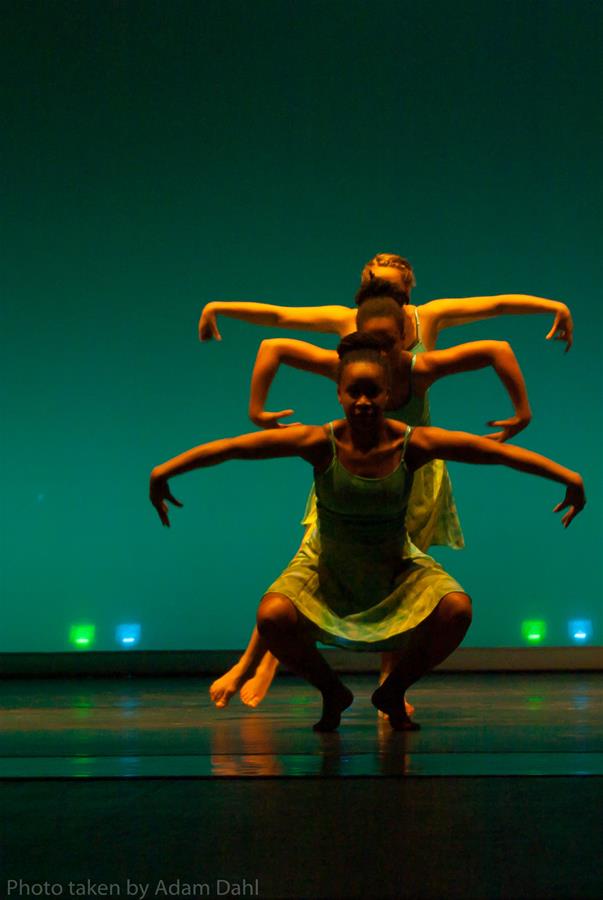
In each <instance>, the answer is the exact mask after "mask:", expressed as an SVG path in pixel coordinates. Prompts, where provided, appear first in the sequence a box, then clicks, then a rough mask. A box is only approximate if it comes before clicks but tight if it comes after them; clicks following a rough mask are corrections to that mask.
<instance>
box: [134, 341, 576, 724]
mask: <svg viewBox="0 0 603 900" xmlns="http://www.w3.org/2000/svg"><path fill="white" fill-rule="evenodd" d="M338 398H339V401H340V403H341V405H342V408H343V411H344V414H345V419H343V420H338V421H336V422H334V423H330V424H328V425H325V426H303V425H301V426H294V427H291V428H286V429H272V430H270V431H264V432H256V433H254V434H246V435H241V436H239V437H235V438H226V439H223V440H218V441H213V442H211V443H208V444H203V445H201V446H200V447H196V448H194V449H192V450H189V451H188V452H186V453H183V454H181V455H180V456H177V457H175V458H174V459H172V460H170V461H168V462H166V463H164V464H163V465H161V466H158V467H156V468H155V469H154V470H153V472H152V473H151V480H150V499H151V502H152V503H153V505H154V506H155V508H156V510H157V512H158V515H159V517H160V519H161V521H162V523H163V524H164V525H169V518H168V506H167V501H169V502H171V503H173V504H175V505H176V506H181V505H182V504H181V503H180V501H178V500H176V498H175V497H174V496H173V495H172V493H171V490H170V487H169V484H168V480H169V479H170V478H172V477H174V476H176V475H179V474H182V473H184V472H188V471H190V470H192V469H196V468H201V467H206V466H211V465H216V464H218V463H220V462H225V461H226V460H229V459H267V458H277V457H283V456H300V457H301V458H302V459H304V460H305V461H306V462H308V463H309V464H310V465H312V466H313V467H314V475H315V485H316V495H317V506H318V528H315V529H313V530H312V532H311V535H310V537H309V539H308V540H307V541H306V542H304V544H302V546H301V548H300V550H299V551H298V553H297V554H296V556H295V557H294V559H293V560H292V561H291V563H290V564H289V566H288V567H287V568H286V569H285V571H284V572H283V573H282V575H281V576H280V577H279V578H278V579H277V580H276V581H275V582H274V583H273V584H272V586H271V587H270V588H269V590H268V592H267V593H266V594H265V596H264V597H263V599H262V601H261V603H260V607H259V610H258V630H259V633H260V636H261V640H262V641H264V642H265V645H266V646H267V648H268V649H269V650H270V651H271V652H272V653H273V655H274V656H276V657H277V659H279V660H280V661H281V662H284V663H285V664H286V665H287V666H289V667H290V668H291V669H292V670H293V671H294V672H296V673H297V674H298V675H301V676H302V677H304V678H305V679H306V680H307V681H309V682H310V684H312V685H314V686H315V687H316V688H317V689H318V690H319V691H320V693H321V695H322V699H323V713H322V716H321V718H320V720H319V721H318V722H317V723H316V725H315V726H314V728H315V730H317V731H332V730H334V729H336V728H337V727H338V725H339V721H340V717H341V713H342V712H343V710H345V709H346V708H347V707H348V706H349V705H350V704H351V702H352V699H353V697H352V694H351V692H350V691H349V690H348V689H347V688H346V687H345V685H343V684H342V682H341V681H340V679H339V678H338V676H337V675H336V674H335V672H333V670H332V669H331V668H330V666H329V665H328V663H327V662H326V660H325V659H324V657H323V656H322V655H321V654H320V653H319V652H318V650H317V649H316V640H321V641H323V642H326V643H330V644H335V645H339V646H344V647H348V648H351V649H359V650H361V649H368V650H372V649H393V648H401V649H403V650H404V653H403V656H402V658H401V660H400V662H399V663H398V664H397V665H396V666H395V668H394V670H393V671H392V672H391V673H390V674H389V675H388V677H387V679H386V680H385V682H384V683H383V684H382V685H381V687H379V688H378V689H377V690H376V691H375V692H374V694H373V697H372V701H373V704H374V705H375V706H376V708H377V709H379V710H381V711H382V712H383V713H385V714H386V715H387V716H388V718H389V721H390V724H391V726H392V727H393V728H394V729H395V730H410V729H412V728H416V727H417V726H416V725H415V724H414V723H412V722H411V720H410V718H409V717H408V715H407V713H406V710H405V705H404V694H405V692H406V690H407V689H408V687H409V686H410V685H411V684H414V683H415V682H416V681H417V680H418V679H419V678H421V677H422V676H423V675H424V674H425V673H426V672H428V671H430V670H431V669H432V668H433V667H434V666H436V665H437V664H438V663H440V662H441V661H442V660H444V659H446V657H447V656H449V655H450V653H451V652H452V651H453V650H454V649H455V648H456V647H457V646H458V645H459V644H460V642H461V641H462V639H463V636H464V634H465V632H466V630H467V628H468V627H469V623H470V620H471V601H470V598H469V597H468V596H467V594H465V593H464V592H463V590H462V588H461V587H460V585H459V584H458V583H457V582H455V581H454V579H452V578H451V577H450V576H449V575H447V574H446V573H445V572H444V570H443V569H442V568H441V566H439V565H438V563H436V562H435V560H433V559H432V558H431V557H429V556H427V555H426V554H424V553H422V552H421V551H419V550H418V549H417V548H415V547H413V546H412V545H411V544H410V542H408V540H405V526H404V521H405V515H406V506H407V502H408V496H409V492H410V483H411V473H412V472H413V471H414V470H416V469H418V468H420V467H421V466H422V465H424V464H425V463H426V462H427V461H428V460H430V459H433V458H445V459H449V460H455V461H458V462H473V463H478V464H500V465H506V466H509V467H511V468H514V469H518V470H520V471H524V472H529V473H532V474H534V475H539V476H541V477H543V478H548V479H551V480H553V481H557V482H560V483H562V484H565V485H566V494H565V497H564V499H563V500H562V501H561V502H560V503H559V504H557V506H556V507H555V511H559V510H562V509H565V508H568V509H567V512H566V513H565V514H564V516H563V518H562V522H563V525H564V526H565V527H567V526H568V525H569V524H570V522H571V521H572V519H573V518H574V516H575V515H577V513H578V512H579V511H580V510H581V509H582V508H583V506H584V503H585V498H584V486H583V484H582V479H581V477H580V475H578V474H577V473H575V472H572V471H570V470H569V469H566V468H564V467H563V466H560V465H558V464H557V463H555V462H553V461H552V460H549V459H547V458H546V457H544V456H540V455H539V454H537V453H533V452H531V451H529V450H524V449H522V448H519V447H511V446H507V445H504V444H500V443H498V442H496V441H491V440H488V439H487V438H482V437H478V436H476V435H471V434H466V433H463V432H451V431H445V430H443V429H439V428H431V427H417V428H415V429H412V428H411V427H410V426H408V425H406V424H404V423H402V422H396V421H393V420H389V419H386V418H385V416H384V413H385V410H386V407H387V404H388V401H389V376H388V369H387V360H386V359H385V358H384V356H383V355H381V354H379V353H377V352H376V351H374V350H356V351H354V352H349V353H347V354H346V355H344V357H343V359H342V363H341V367H340V371H339V378H338Z"/></svg>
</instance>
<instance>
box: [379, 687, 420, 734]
mask: <svg viewBox="0 0 603 900" xmlns="http://www.w3.org/2000/svg"><path fill="white" fill-rule="evenodd" d="M371 702H372V704H373V706H376V707H377V709H379V710H381V712H382V713H383V714H384V715H386V716H387V717H388V719H389V724H390V725H391V727H392V728H393V729H394V731H418V730H419V728H420V727H421V726H420V725H419V724H418V722H413V721H412V719H411V718H410V716H409V715H408V713H407V710H406V705H405V701H404V702H403V701H401V700H400V698H399V697H396V695H395V694H393V693H392V692H391V691H388V690H387V689H384V688H383V687H379V688H377V690H376V691H375V692H374V694H373V696H372V697H371Z"/></svg>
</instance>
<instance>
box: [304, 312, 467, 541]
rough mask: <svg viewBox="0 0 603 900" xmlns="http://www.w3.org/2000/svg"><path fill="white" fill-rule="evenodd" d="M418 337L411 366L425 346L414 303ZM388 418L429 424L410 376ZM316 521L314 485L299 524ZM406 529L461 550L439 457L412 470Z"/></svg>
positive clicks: (412, 534)
mask: <svg viewBox="0 0 603 900" xmlns="http://www.w3.org/2000/svg"><path fill="white" fill-rule="evenodd" d="M415 322H416V326H417V340H416V341H415V343H414V344H413V346H412V347H410V348H409V349H410V350H411V351H413V353H414V355H413V359H412V363H411V379H412V369H413V368H414V362H415V357H416V354H417V353H424V352H425V346H424V344H423V342H422V340H421V328H420V324H419V313H418V311H417V309H416V307H415ZM386 412H387V418H388V419H396V420H397V421H398V422H407V423H408V424H409V425H413V426H414V425H431V418H430V413H429V398H428V396H427V394H424V395H423V396H422V397H421V396H418V395H416V394H413V385H412V380H411V384H410V395H409V399H408V401H407V402H406V403H405V404H404V405H403V406H400V407H398V409H388V410H387V411H386ZM315 524H316V494H315V491H314V485H313V486H312V488H311V490H310V494H309V495H308V500H307V502H306V509H305V512H304V517H303V519H302V525H304V526H305V527H306V529H309V527H310V526H311V525H315ZM406 529H407V531H408V534H409V536H410V539H411V541H412V542H413V544H414V545H415V546H416V547H418V548H419V549H420V550H428V549H429V547H431V546H432V545H436V544H438V545H441V546H445V547H452V548H453V549H454V550H460V549H462V548H463V547H464V546H465V540H464V538H463V532H462V529H461V523H460V521H459V517H458V513H457V509H456V504H455V502H454V497H453V496H452V484H451V482H450V476H449V474H448V469H447V467H446V463H445V462H444V460H442V459H434V460H431V462H429V463H427V464H426V465H424V466H422V467H421V468H420V469H418V470H417V471H416V472H415V474H414V479H413V485H412V489H411V492H410V498H409V501H408V512H407V514H406Z"/></svg>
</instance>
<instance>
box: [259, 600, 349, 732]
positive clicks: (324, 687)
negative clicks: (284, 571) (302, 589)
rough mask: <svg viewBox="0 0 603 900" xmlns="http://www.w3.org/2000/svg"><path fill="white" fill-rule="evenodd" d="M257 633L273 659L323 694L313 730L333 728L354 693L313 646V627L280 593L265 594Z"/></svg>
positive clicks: (260, 609)
mask: <svg viewBox="0 0 603 900" xmlns="http://www.w3.org/2000/svg"><path fill="white" fill-rule="evenodd" d="M257 622H258V632H259V634H260V637H261V638H262V639H263V640H265V641H266V644H267V646H268V649H269V650H270V652H271V653H273V654H274V656H276V658H277V659H278V660H279V661H280V662H282V663H284V664H285V665H286V666H287V667H288V668H290V669H292V670H293V671H294V672H295V673H296V674H297V675H301V677H302V678H305V679H306V681H309V682H310V684H312V685H314V687H315V688H317V689H318V690H319V691H320V693H321V694H322V700H323V712H322V716H321V718H320V720H319V721H318V722H317V723H316V724H315V725H314V730H315V731H335V729H336V728H337V727H338V725H339V722H340V719H341V713H342V712H343V711H344V709H347V707H348V706H350V704H351V703H352V700H353V699H354V698H353V695H352V692H351V691H349V690H348V689H347V688H346V687H345V685H344V684H343V683H342V682H341V681H340V680H339V678H338V677H337V675H336V674H335V672H334V671H333V670H332V669H331V667H330V666H329V664H328V663H327V661H326V660H325V658H324V657H323V656H321V654H320V653H319V652H318V650H317V649H316V641H315V639H314V633H315V628H314V626H313V625H312V623H310V622H308V620H307V619H305V618H304V617H303V616H302V615H301V614H300V613H299V612H298V611H297V609H296V608H295V606H294V605H293V603H292V602H291V601H290V600H289V598H288V597H285V596H284V595H283V594H266V595H265V596H264V597H263V598H262V602H261V603H260V606H259V609H258V619H257Z"/></svg>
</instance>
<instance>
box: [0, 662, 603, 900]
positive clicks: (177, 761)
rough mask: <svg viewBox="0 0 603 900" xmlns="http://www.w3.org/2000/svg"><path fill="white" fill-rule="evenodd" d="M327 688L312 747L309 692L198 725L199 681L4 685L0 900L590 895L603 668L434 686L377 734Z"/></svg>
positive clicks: (288, 681) (596, 857) (279, 688)
mask: <svg viewBox="0 0 603 900" xmlns="http://www.w3.org/2000/svg"><path fill="white" fill-rule="evenodd" d="M344 680H346V682H347V683H349V684H350V686H351V687H352V689H353V690H354V691H355V693H356V701H355V703H354V705H353V707H352V708H351V709H350V711H349V712H348V713H346V714H345V716H344V718H343V722H342V725H341V728H340V730H339V732H338V733H336V734H331V735H322V736H321V735H316V734H314V733H313V732H312V730H311V725H312V723H313V722H314V721H315V720H316V719H317V718H318V716H319V712H320V710H319V703H318V697H317V695H316V693H315V692H314V691H312V690H311V689H309V688H308V687H307V686H306V685H304V684H303V683H302V682H300V681H297V680H296V679H293V678H282V679H280V680H278V681H277V683H276V684H275V685H274V687H273V690H272V691H271V693H270V695H269V697H268V699H267V700H266V702H265V703H264V704H262V706H260V707H259V708H258V709H255V710H250V709H248V708H247V707H245V706H243V705H241V704H240V702H239V701H238V700H235V701H233V702H232V705H231V706H229V707H228V708H227V709H226V710H216V709H214V707H213V706H212V705H211V704H210V702H209V699H208V696H207V688H208V685H209V679H206V680H202V679H195V678H172V679H161V680H160V679H147V678H145V679H138V680H134V679H131V680H124V679H112V680H97V679H87V680H82V679H80V680H78V681H58V680H50V679H49V680H19V681H11V680H9V681H5V682H4V683H3V685H2V693H3V702H2V707H3V711H2V715H1V718H0V721H1V726H0V727H1V732H0V736H1V753H0V757H1V759H0V765H1V769H0V804H1V807H2V816H0V896H2V897H8V896H11V897H13V896H34V895H35V893H34V892H35V890H37V892H38V893H37V895H38V896H41V895H42V894H41V893H40V892H41V890H42V888H40V885H42V884H43V883H45V882H48V883H49V884H50V885H55V886H56V890H55V895H56V896H74V895H77V896H101V895H102V896H137V897H141V896H145V897H156V896H211V897H215V896H259V897H265V898H277V897H278V898H330V897H341V898H346V897H357V898H362V900H365V898H367V897H368V898H373V897H375V898H381V897H395V898H399V897H404V898H405V900H411V898H416V900H526V898H530V900H532V898H534V900H536V898H538V900H568V898H572V900H574V898H575V900H587V898H588V900H591V898H592V900H599V898H600V897H601V896H602V895H603V865H602V862H601V860H602V859H603V828H602V827H601V809H602V808H603V777H601V776H602V775H603V718H602V716H601V709H602V708H603V707H602V703H601V700H602V699H603V698H602V694H603V673H592V672H591V673H587V674H581V673H575V674H568V673H562V674H536V673H530V674H518V673H513V674H502V673H496V674H487V675H481V674H480V675H477V674H461V673H454V674H452V673H434V674H432V675H430V676H429V677H427V678H425V679H424V680H423V681H422V683H421V684H420V685H419V686H418V687H417V688H416V689H415V690H414V691H412V693H411V699H412V701H413V702H414V703H415V705H416V707H417V712H416V719H417V721H419V722H420V723H421V725H422V730H421V731H419V732H416V733H411V734H394V733H393V732H392V731H391V730H390V729H389V726H388V725H387V724H386V723H385V722H382V721H379V720H378V719H377V716H376V713H375V712H374V710H373V708H372V707H371V706H370V703H369V697H370V692H371V691H372V689H373V686H374V684H375V679H374V678H373V677H368V676H354V677H349V678H344ZM70 885H73V888H71V887H70ZM195 885H198V886H200V887H198V888H194V886H195ZM229 885H230V886H231V887H232V889H229V888H228V886H229ZM9 886H11V888H14V889H11V891H10V893H9V890H8V888H9ZM191 886H192V887H191ZM103 890H104V892H105V893H101V891H103ZM193 890H197V891H198V892H197V893H193ZM237 890H238V893H237ZM75 891H77V894H76V893H74V892H75ZM109 891H111V893H109ZM143 891H144V893H143ZM47 895H49V894H47Z"/></svg>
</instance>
